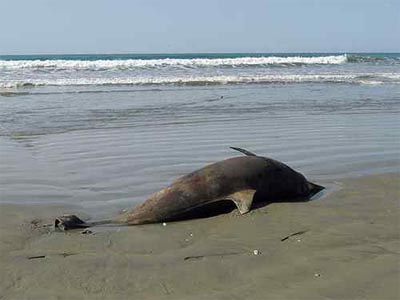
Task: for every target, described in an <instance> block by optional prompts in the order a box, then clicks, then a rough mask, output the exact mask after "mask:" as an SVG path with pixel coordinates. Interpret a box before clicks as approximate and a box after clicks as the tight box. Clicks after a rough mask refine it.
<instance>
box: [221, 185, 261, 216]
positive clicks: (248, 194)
mask: <svg viewBox="0 0 400 300" xmlns="http://www.w3.org/2000/svg"><path fill="white" fill-rule="evenodd" d="M255 193H256V190H242V191H239V192H236V193H233V194H231V195H229V196H228V197H226V198H227V199H230V200H232V201H233V202H235V204H236V206H237V208H238V210H239V212H240V213H241V214H242V215H243V214H245V213H248V212H249V211H250V209H251V204H252V203H253V198H254V194H255Z"/></svg>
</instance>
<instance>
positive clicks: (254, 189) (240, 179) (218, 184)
mask: <svg viewBox="0 0 400 300" xmlns="http://www.w3.org/2000/svg"><path fill="white" fill-rule="evenodd" d="M232 148H233V147H232ZM233 149H235V150H238V151H240V152H242V153H244V154H246V156H242V157H233V158H229V159H226V160H223V161H219V162H216V163H214V164H211V165H208V166H205V167H204V168H201V169H199V170H197V171H194V172H192V173H190V174H188V175H185V176H183V177H181V178H179V179H178V180H176V181H175V182H174V183H172V184H171V185H170V186H168V187H166V188H164V189H162V190H161V191H159V192H156V193H154V194H152V195H151V196H150V197H149V198H148V199H147V200H146V201H144V202H143V203H141V204H139V205H138V206H136V207H134V208H133V209H132V210H131V211H129V212H128V213H126V214H124V215H122V216H119V217H117V218H116V219H114V220H107V221H99V222H93V223H85V222H83V221H82V220H80V219H79V218H77V217H76V216H63V217H60V218H57V219H56V223H55V226H56V227H59V228H61V229H71V228H83V227H89V226H93V225H98V224H107V223H119V224H128V225H139V224H146V223H158V222H164V221H168V220H173V219H175V218H179V216H180V215H184V214H185V213H187V212H190V211H191V210H194V209H196V208H198V207H202V206H205V205H207V204H210V203H212V202H218V201H222V200H231V201H233V202H234V203H235V205H236V206H237V208H238V210H239V212H240V213H241V214H245V213H247V212H248V211H249V210H250V209H251V205H252V202H253V200H254V199H255V198H257V199H261V200H263V201H268V202H273V201H291V200H298V199H308V198H310V197H312V196H313V195H315V194H316V193H318V192H319V191H321V190H322V189H324V188H323V187H322V186H319V185H316V184H314V183H311V182H308V181H307V179H306V178H305V177H304V176H303V175H302V174H301V173H299V172H296V171H295V170H293V169H292V168H290V167H289V166H287V165H285V164H283V163H281V162H279V161H276V160H273V159H270V158H266V157H261V156H257V155H255V154H253V153H251V152H249V151H247V150H243V149H240V148H233ZM256 195H257V197H255V196H256Z"/></svg>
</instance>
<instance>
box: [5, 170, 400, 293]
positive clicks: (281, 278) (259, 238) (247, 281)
mask: <svg viewBox="0 0 400 300" xmlns="http://www.w3.org/2000/svg"><path fill="white" fill-rule="evenodd" d="M320 183H321V182H320ZM324 184H327V185H328V186H330V187H332V186H335V189H332V188H331V192H329V191H328V193H327V194H326V195H325V196H323V197H322V198H321V199H319V200H315V201H311V202H306V203H274V204H270V205H268V206H264V207H261V208H258V209H255V210H253V211H251V212H250V213H249V214H247V215H244V216H239V215H238V213H237V212H236V211H233V212H231V213H229V214H224V215H219V216H216V217H212V218H208V219H198V220H190V221H183V222H176V223H168V224H167V225H166V226H163V225H162V224H155V225H144V226H135V227H111V228H110V227H108V228H107V227H97V228H93V229H92V230H93V233H94V234H89V235H84V234H81V233H80V231H70V232H65V233H64V232H52V231H48V230H46V229H40V227H37V226H35V224H36V225H41V224H43V223H46V222H48V221H50V220H51V218H52V217H53V216H57V215H59V214H61V213H78V214H79V213H80V211H79V210H77V208H74V207H65V206H64V207H62V206H56V205H53V206H50V205H46V206H44V205H43V206H42V205H35V206H27V205H11V204H1V206H0V220H1V229H0V269H1V270H2V271H1V272H0V299H74V298H75V299H76V298H81V299H398V298H399V296H400V290H399V284H398V279H399V275H400V273H399V251H400V249H399V248H400V247H399V220H400V216H399V209H398V208H399V207H398V205H399V202H398V201H399V198H400V197H399V196H400V186H399V175H398V174H386V175H375V176H369V177H360V178H353V179H344V180H337V181H335V182H333V181H330V182H329V181H326V182H324ZM80 216H82V213H80ZM86 217H87V216H86ZM32 221H34V222H33V224H32ZM296 233H297V234H296ZM292 234H295V235H293V236H290V235H292ZM254 250H257V251H258V252H257V251H256V252H254ZM256 254H257V255H256Z"/></svg>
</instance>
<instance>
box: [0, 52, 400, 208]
mask: <svg viewBox="0 0 400 300" xmlns="http://www.w3.org/2000/svg"><path fill="white" fill-rule="evenodd" d="M399 111H400V54H399V53H391V54H388V53H380V54H376V53H375V54H345V53H329V54H307V53H299V54H249V53H242V54H148V55H138V54H135V55H42V56H0V173H1V177H0V201H1V202H12V203H69V204H76V205H79V206H81V207H82V209H84V210H88V211H89V212H90V213H91V214H103V213H104V214H111V213H115V212H116V211H118V210H119V209H122V208H126V207H131V206H133V205H134V204H136V203H138V202H140V201H143V200H144V199H145V198H146V197H147V196H148V195H150V194H151V193H152V192H155V191H157V190H158V189H160V188H162V187H164V186H166V185H168V184H169V183H171V182H172V181H173V180H174V179H176V178H177V177H179V176H181V175H183V174H186V173H188V172H190V171H193V170H194V169H196V168H199V167H202V166H203V165H205V164H207V163H211V162H215V161H217V160H220V159H224V158H228V157H231V156H234V155H240V154H239V153H235V152H234V151H232V150H230V149H229V146H238V147H243V148H247V149H249V150H250V151H253V152H256V153H258V154H260V155H264V156H268V157H272V158H275V159H278V160H281V161H284V162H286V163H287V164H289V165H290V166H292V167H294V168H296V169H297V170H299V171H301V172H302V173H303V174H305V175H306V176H307V177H308V178H311V179H312V180H314V181H317V182H318V181H319V180H320V181H326V180H331V181H332V180H336V179H338V178H343V177H352V176H363V175H368V174H379V173H385V172H399V166H400V134H399V132H400V121H399V119H400V118H399Z"/></svg>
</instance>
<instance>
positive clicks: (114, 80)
mask: <svg viewBox="0 0 400 300" xmlns="http://www.w3.org/2000/svg"><path fill="white" fill-rule="evenodd" d="M330 82H331V83H354V84H383V83H386V82H389V83H400V74H399V73H360V74H302V75H296V74H289V75H252V76H250V75H247V76H246V75H231V76H229V75H216V76H182V77H169V76H168V77H166V76H164V77H111V78H107V77H98V78H71V79H68V78H59V79H27V80H24V81H21V80H0V88H18V87H29V86H94V85H217V84H242V83H246V84H248V83H287V84H290V83H330Z"/></svg>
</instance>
